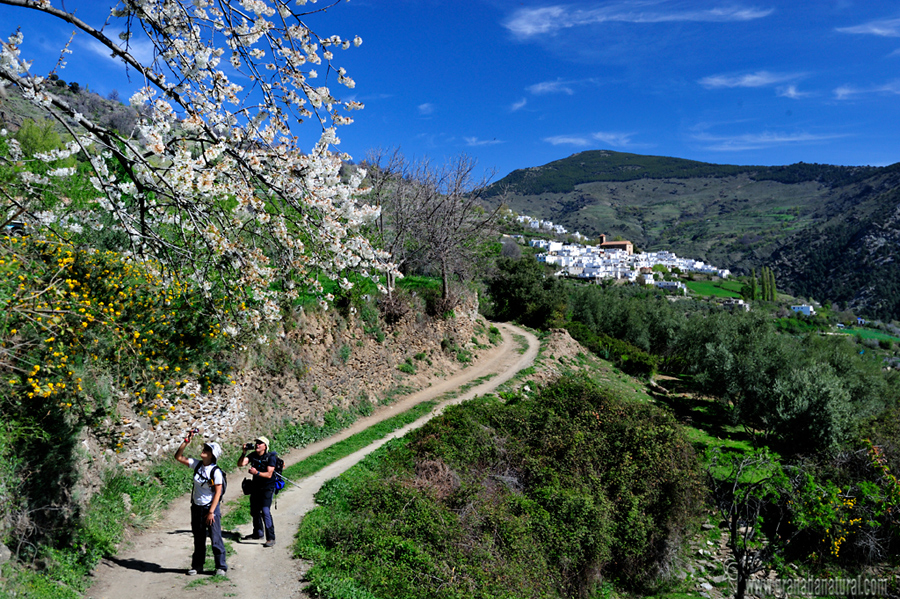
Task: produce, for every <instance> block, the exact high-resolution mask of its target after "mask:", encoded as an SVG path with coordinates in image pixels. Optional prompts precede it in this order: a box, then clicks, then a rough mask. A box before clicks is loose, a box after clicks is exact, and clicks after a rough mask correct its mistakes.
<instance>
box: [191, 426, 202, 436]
mask: <svg viewBox="0 0 900 599" xmlns="http://www.w3.org/2000/svg"><path fill="white" fill-rule="evenodd" d="M191 434H192V435H197V434H200V429H199V428H192V429H191Z"/></svg>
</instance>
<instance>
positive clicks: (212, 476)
mask: <svg viewBox="0 0 900 599" xmlns="http://www.w3.org/2000/svg"><path fill="white" fill-rule="evenodd" d="M202 466H203V462H199V463H198V464H197V465H196V466H194V475H195V476H197V475H199V476H200V480H201V481H203V482H206V481H209V486H210V487H212V486H213V485H215V484H216V483H215V477H216V470H218V471H219V472H221V473H222V482H223V483H224V482H225V481H226V480H227V477H226V476H225V471H224V470H222V469H221V468H219V465H218V464H212V470H210V471H209V474H210V476H207V475H206V471H205V470H204V471H201V470H200V468H201V467H202Z"/></svg>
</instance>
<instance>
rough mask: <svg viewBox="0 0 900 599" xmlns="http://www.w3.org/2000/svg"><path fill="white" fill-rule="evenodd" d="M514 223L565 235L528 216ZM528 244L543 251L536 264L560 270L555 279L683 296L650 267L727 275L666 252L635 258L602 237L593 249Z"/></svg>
mask: <svg viewBox="0 0 900 599" xmlns="http://www.w3.org/2000/svg"><path fill="white" fill-rule="evenodd" d="M516 221H517V222H519V223H521V224H523V225H525V226H526V227H528V228H531V229H535V230H544V231H550V232H552V233H555V234H557V235H566V234H567V233H568V231H566V229H565V227H563V226H561V225H554V224H553V223H552V222H550V221H545V220H538V219H534V218H531V217H530V216H517V217H516ZM572 236H573V237H575V238H576V239H586V238H585V236H584V235H581V234H580V233H574V234H573V235H572ZM530 244H531V246H532V247H536V248H540V249H542V250H545V251H544V252H542V253H540V254H538V255H537V260H538V261H539V262H544V263H546V264H554V265H557V266H559V267H560V270H559V271H558V272H557V273H556V274H557V275H558V276H569V277H578V278H582V279H593V280H600V279H620V280H625V281H630V282H633V283H643V284H645V285H655V286H657V287H660V288H662V289H665V290H666V291H671V292H674V293H682V294H686V293H687V287H686V286H685V284H684V283H682V282H680V281H663V280H656V276H655V275H657V274H661V273H655V272H654V271H653V270H652V269H653V267H654V266H657V265H662V266H665V267H666V268H667V269H668V270H670V271H671V270H673V269H678V270H680V271H681V272H697V273H703V274H707V275H711V276H714V277H719V278H722V279H726V278H728V277H729V276H730V275H731V272H730V271H729V270H728V269H721V268H717V267H715V266H712V265H710V264H706V263H705V262H703V261H701V260H693V259H691V258H679V257H678V256H676V255H675V254H674V253H673V252H669V251H659V252H643V253H640V254H635V253H634V245H633V244H632V243H631V242H630V241H607V240H606V235H601V236H600V243H599V244H598V245H595V246H590V245H581V244H577V243H563V242H561V241H548V240H546V239H532V240H531V241H530ZM659 278H660V279H661V278H662V277H661V276H660V277H659Z"/></svg>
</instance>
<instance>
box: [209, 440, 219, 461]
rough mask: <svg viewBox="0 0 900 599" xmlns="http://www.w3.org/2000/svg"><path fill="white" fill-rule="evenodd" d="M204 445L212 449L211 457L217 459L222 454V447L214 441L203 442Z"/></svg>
mask: <svg viewBox="0 0 900 599" xmlns="http://www.w3.org/2000/svg"><path fill="white" fill-rule="evenodd" d="M205 445H206V446H207V447H209V449H210V451H212V454H213V457H214V458H216V459H217V460H218V459H219V457H220V456H221V455H222V447H221V446H220V445H219V444H218V443H215V442H211V443H205Z"/></svg>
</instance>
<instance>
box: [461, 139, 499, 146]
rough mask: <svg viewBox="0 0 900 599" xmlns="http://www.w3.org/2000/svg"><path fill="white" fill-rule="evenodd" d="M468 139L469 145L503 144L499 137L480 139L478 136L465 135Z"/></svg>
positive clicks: (467, 143)
mask: <svg viewBox="0 0 900 599" xmlns="http://www.w3.org/2000/svg"><path fill="white" fill-rule="evenodd" d="M463 139H464V140H465V141H466V145H467V146H473V147H477V146H493V145H496V144H502V143H503V142H502V141H500V140H499V139H497V138H494V139H478V138H477V137H463Z"/></svg>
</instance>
